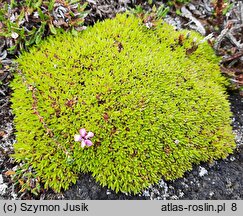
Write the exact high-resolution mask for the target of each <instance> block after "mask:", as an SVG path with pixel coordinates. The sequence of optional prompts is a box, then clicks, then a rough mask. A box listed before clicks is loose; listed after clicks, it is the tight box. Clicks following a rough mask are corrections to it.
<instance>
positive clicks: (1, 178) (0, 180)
mask: <svg viewBox="0 0 243 216" xmlns="http://www.w3.org/2000/svg"><path fill="white" fill-rule="evenodd" d="M2 183H3V175H2V174H0V184H2Z"/></svg>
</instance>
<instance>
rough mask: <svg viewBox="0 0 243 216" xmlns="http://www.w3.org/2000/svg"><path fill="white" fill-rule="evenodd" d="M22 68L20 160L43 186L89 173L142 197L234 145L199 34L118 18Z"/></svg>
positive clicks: (60, 38)
mask: <svg viewBox="0 0 243 216" xmlns="http://www.w3.org/2000/svg"><path fill="white" fill-rule="evenodd" d="M17 62H18V64H19V72H18V73H16V75H15V79H14V81H13V83H12V88H13V90H14V92H13V95H12V96H13V97H12V109H13V112H14V114H15V118H14V121H15V126H16V137H17V143H16V144H15V145H14V148H15V154H14V157H15V158H16V160H17V161H22V162H24V163H25V164H27V165H28V166H29V167H31V168H32V169H34V170H35V175H36V176H38V178H40V180H41V181H42V182H44V183H45V187H46V188H52V189H54V190H55V191H60V190H61V189H67V188H68V186H69V185H70V184H71V183H75V181H76V179H77V177H78V174H79V173H80V172H91V173H92V175H93V176H94V178H95V179H96V180H97V181H98V182H100V184H101V185H103V186H108V187H109V188H111V189H114V190H115V191H117V192H118V191H122V192H132V193H139V192H140V191H141V190H142V189H145V188H146V187H148V186H149V185H150V184H153V183H156V182H158V181H159V180H160V179H161V178H162V177H163V178H165V179H167V180H173V179H176V178H179V177H182V176H183V174H184V172H185V171H188V170H190V169H191V168H192V164H198V163H200V162H202V161H212V160H215V159H219V158H225V157H226V156H227V155H228V154H229V153H232V151H233V149H234V147H235V142H234V136H233V134H232V128H231V126H230V121H231V120H230V117H231V112H230V107H229V102H228V101H227V95H226V92H225V84H226V83H227V82H226V80H225V79H224V78H223V77H222V76H221V74H220V69H219V66H218V64H219V58H218V57H216V56H215V54H214V52H213V50H212V48H211V47H210V46H209V45H208V44H207V42H203V41H202V37H201V36H200V35H199V34H197V33H196V32H189V31H186V30H184V31H175V30H174V29H173V27H172V26H170V25H168V24H166V23H165V22H163V21H161V20H158V21H156V22H155V23H154V26H153V27H152V28H150V29H148V28H147V27H146V26H145V25H144V23H143V21H142V20H141V19H140V18H137V17H135V16H132V15H131V16H129V15H127V14H123V15H117V17H116V18H115V19H112V20H110V19H108V20H105V21H103V22H98V23H97V24H95V25H94V26H93V27H89V28H88V29H87V30H86V31H84V32H81V33H79V34H78V36H76V37H75V36H73V35H72V34H71V33H58V34H57V35H55V36H52V37H50V38H48V39H47V40H46V41H44V42H43V43H42V44H41V46H39V47H35V48H32V49H31V51H30V52H29V53H27V52H26V53H23V54H22V56H20V57H19V58H18V60H17ZM81 128H82V129H81ZM80 129H81V130H80ZM79 130H80V134H79ZM85 130H86V131H87V132H88V131H90V133H89V134H88V137H86V136H87V132H86V131H85Z"/></svg>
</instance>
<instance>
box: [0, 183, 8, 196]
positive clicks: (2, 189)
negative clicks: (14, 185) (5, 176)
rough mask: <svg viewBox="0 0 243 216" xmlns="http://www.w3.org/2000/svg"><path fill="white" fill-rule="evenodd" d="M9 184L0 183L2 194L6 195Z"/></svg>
mask: <svg viewBox="0 0 243 216" xmlns="http://www.w3.org/2000/svg"><path fill="white" fill-rule="evenodd" d="M7 188H8V186H7V185H6V184H1V185H0V195H4V194H5V193H6V189H7Z"/></svg>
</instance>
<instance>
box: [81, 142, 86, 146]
mask: <svg viewBox="0 0 243 216" xmlns="http://www.w3.org/2000/svg"><path fill="white" fill-rule="evenodd" d="M85 146H86V143H85V141H84V140H82V141H81V147H82V148H84V147H85Z"/></svg>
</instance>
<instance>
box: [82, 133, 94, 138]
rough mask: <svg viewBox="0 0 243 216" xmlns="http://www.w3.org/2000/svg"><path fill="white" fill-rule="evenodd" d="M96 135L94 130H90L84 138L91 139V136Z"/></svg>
mask: <svg viewBox="0 0 243 216" xmlns="http://www.w3.org/2000/svg"><path fill="white" fill-rule="evenodd" d="M93 136H94V133H93V132H89V133H88V134H87V135H86V136H85V137H84V138H85V139H89V138H92V137H93Z"/></svg>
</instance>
